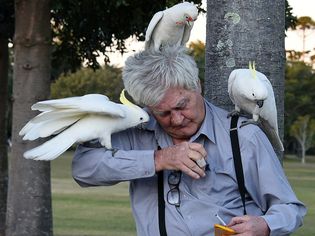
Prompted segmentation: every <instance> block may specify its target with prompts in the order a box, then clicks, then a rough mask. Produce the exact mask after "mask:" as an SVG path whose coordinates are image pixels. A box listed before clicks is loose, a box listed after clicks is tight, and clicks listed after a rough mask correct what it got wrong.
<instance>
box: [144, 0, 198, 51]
mask: <svg viewBox="0 0 315 236" xmlns="http://www.w3.org/2000/svg"><path fill="white" fill-rule="evenodd" d="M197 17H198V9H197V7H196V6H195V5H194V4H193V3H189V2H183V3H179V4H176V5H174V6H172V7H171V8H168V9H166V10H164V11H159V12H157V13H155V15H154V16H153V18H152V19H151V21H150V23H149V26H148V28H147V31H146V35H145V49H146V50H147V49H154V50H156V51H158V50H160V49H161V47H163V46H165V45H168V46H173V45H174V46H175V45H176V46H180V45H185V44H186V43H187V41H188V40H189V37H190V31H191V29H192V27H193V25H194V21H195V20H196V19H197Z"/></svg>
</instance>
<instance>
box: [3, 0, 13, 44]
mask: <svg viewBox="0 0 315 236" xmlns="http://www.w3.org/2000/svg"><path fill="white" fill-rule="evenodd" d="M13 33H14V1H12V0H1V3H0V37H1V38H6V39H8V40H9V39H12V37H13Z"/></svg>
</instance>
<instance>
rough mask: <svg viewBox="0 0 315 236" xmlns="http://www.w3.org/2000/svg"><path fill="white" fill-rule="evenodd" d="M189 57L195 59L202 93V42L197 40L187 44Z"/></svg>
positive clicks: (203, 48)
mask: <svg viewBox="0 0 315 236" xmlns="http://www.w3.org/2000/svg"><path fill="white" fill-rule="evenodd" d="M188 47H189V49H190V55H192V56H193V57H194V58H195V61H196V63H197V66H198V69H199V79H200V81H201V85H202V91H204V80H205V47H206V45H205V44H204V42H202V41H200V40H197V41H196V42H191V43H190V44H189V46H188Z"/></svg>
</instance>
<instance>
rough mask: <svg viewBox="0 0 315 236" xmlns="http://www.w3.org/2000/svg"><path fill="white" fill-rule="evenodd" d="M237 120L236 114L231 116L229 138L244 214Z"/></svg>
mask: <svg viewBox="0 0 315 236" xmlns="http://www.w3.org/2000/svg"><path fill="white" fill-rule="evenodd" d="M237 121H238V115H234V116H232V118H231V127H230V138H231V144H232V152H233V160H234V168H235V173H236V178H237V184H238V190H239V192H240V194H241V199H242V203H243V208H244V210H243V213H244V215H246V207H245V193H246V188H245V184H244V173H243V165H242V158H241V152H240V145H239V142H238V134H237Z"/></svg>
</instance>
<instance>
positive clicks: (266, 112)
mask: <svg viewBox="0 0 315 236" xmlns="http://www.w3.org/2000/svg"><path fill="white" fill-rule="evenodd" d="M228 93H229V96H230V98H231V100H232V102H233V104H234V105H235V110H234V111H232V112H230V113H229V114H230V115H234V114H237V113H239V112H240V111H241V110H243V111H245V112H247V113H249V114H252V119H249V120H247V121H245V122H244V123H243V124H242V125H241V127H242V126H244V125H247V124H257V125H260V126H261V128H262V129H263V131H264V132H265V133H266V135H267V137H268V138H269V140H270V142H271V144H272V145H273V146H274V148H275V150H277V151H283V150H284V148H283V144H282V142H281V139H280V137H279V133H278V121H277V108H276V102H275V96H274V92H273V88H272V85H271V83H270V81H269V80H268V79H267V77H266V76H265V75H264V74H262V73H260V72H258V71H256V70H255V64H253V65H251V64H250V65H249V69H236V70H233V71H232V72H231V74H230V76H229V80H228Z"/></svg>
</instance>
